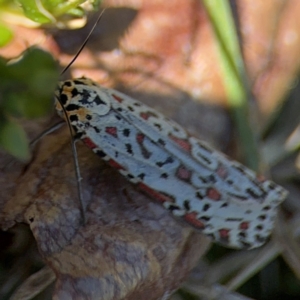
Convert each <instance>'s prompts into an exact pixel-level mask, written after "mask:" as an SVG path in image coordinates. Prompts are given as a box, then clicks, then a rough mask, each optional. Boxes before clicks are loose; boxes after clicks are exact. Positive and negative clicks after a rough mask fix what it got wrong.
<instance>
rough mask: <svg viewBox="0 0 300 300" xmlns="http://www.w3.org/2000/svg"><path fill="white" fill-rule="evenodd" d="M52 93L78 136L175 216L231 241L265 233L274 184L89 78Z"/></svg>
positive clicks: (255, 240) (255, 241)
mask: <svg viewBox="0 0 300 300" xmlns="http://www.w3.org/2000/svg"><path fill="white" fill-rule="evenodd" d="M56 97H57V99H56V109H57V111H58V113H59V114H60V115H61V116H62V117H64V118H66V117H67V118H68V119H69V122H70V124H71V125H72V127H73V129H74V131H75V132H76V134H77V135H78V136H79V137H80V138H81V139H82V140H83V142H84V143H85V144H86V145H87V146H88V147H90V148H91V149H92V150H93V151H94V152H95V153H96V154H98V155H99V156H100V157H101V158H102V159H103V160H105V161H107V162H108V163H109V164H110V165H111V166H112V167H114V168H116V169H118V170H119V172H120V173H121V174H122V175H124V176H125V177H126V178H127V179H128V180H130V181H131V182H133V183H135V184H136V185H138V187H139V188H141V189H142V190H143V191H145V192H146V193H148V194H149V195H151V196H152V197H153V198H155V199H157V200H158V201H160V202H162V204H163V205H164V207H165V208H166V209H168V210H170V211H171V212H172V214H173V215H174V216H178V217H181V218H182V219H184V220H185V221H186V222H188V223H189V224H190V225H191V226H193V227H195V228H196V229H199V230H201V231H202V232H203V233H204V234H206V235H207V236H209V237H212V238H213V240H214V241H216V242H218V243H221V244H223V245H225V246H227V247H232V248H246V249H251V248H255V247H259V246H261V245H262V244H263V243H264V242H265V241H266V239H267V238H268V236H269V235H270V233H271V231H272V229H273V225H274V219H275V217H276V212H277V206H278V205H279V204H280V203H281V202H282V201H283V200H284V199H285V198H286V196H287V192H286V191H285V190H284V189H283V188H282V187H280V186H279V185H277V184H275V183H274V182H272V181H270V180H262V179H259V177H257V176H256V174H255V173H254V172H253V171H251V170H249V169H248V168H246V167H245V166H243V165H241V164H240V163H238V162H236V161H232V160H230V159H229V158H227V157H226V156H225V155H223V154H222V153H220V152H218V151H216V150H214V149H212V148H211V147H210V146H208V145H207V144H206V143H205V142H203V141H200V140H199V139H197V138H195V137H193V136H190V135H189V134H188V133H187V132H186V131H185V130H184V129H183V128H182V127H181V126H179V125H178V124H176V123H174V122H173V121H171V120H169V119H167V118H166V117H165V116H164V115H162V114H161V113H159V112H157V111H156V110H154V109H152V108H150V107H148V106H146V105H144V104H142V103H141V102H139V101H137V100H134V99H132V98H130V97H128V96H126V95H124V94H122V93H120V92H118V91H115V90H112V89H108V88H104V87H102V86H100V85H98V84H97V83H95V82H93V81H92V80H90V79H85V78H80V79H75V80H67V81H64V82H61V83H60V84H59V88H58V90H57V91H56ZM58 99H59V101H58ZM60 103H61V104H60ZM61 105H63V106H64V109H65V112H66V114H67V116H65V113H64V111H63V109H62V106H61Z"/></svg>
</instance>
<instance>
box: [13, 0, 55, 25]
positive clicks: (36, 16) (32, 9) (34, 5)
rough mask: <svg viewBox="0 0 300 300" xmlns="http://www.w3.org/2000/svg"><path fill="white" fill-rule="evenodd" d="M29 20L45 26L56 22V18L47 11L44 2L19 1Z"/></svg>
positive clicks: (32, 0)
mask: <svg viewBox="0 0 300 300" xmlns="http://www.w3.org/2000/svg"><path fill="white" fill-rule="evenodd" d="M18 2H19V3H20V4H21V7H22V9H23V11H24V14H25V16H26V17H27V18H29V19H31V20H32V21H34V22H37V23H40V24H45V23H51V22H53V21H54V22H55V18H54V17H53V16H52V15H51V14H50V12H49V11H47V10H46V9H45V8H44V7H43V5H42V1H35V0H18Z"/></svg>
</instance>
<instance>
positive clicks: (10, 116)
mask: <svg viewBox="0 0 300 300" xmlns="http://www.w3.org/2000/svg"><path fill="white" fill-rule="evenodd" d="M100 2H101V0H92V1H85V0H80V1H63V0H40V1H35V0H16V1H12V0H0V47H3V46H5V45H7V44H8V43H9V42H10V41H11V39H12V38H13V31H12V30H11V29H10V25H9V23H8V22H7V21H8V20H9V22H18V23H20V22H21V23H22V21H20V20H24V23H22V24H23V25H26V24H27V23H26V20H27V19H30V20H31V21H33V22H35V23H36V24H35V23H33V22H32V24H35V26H39V25H43V26H48V27H49V26H56V27H59V28H64V27H72V26H69V24H70V23H69V22H70V21H72V20H74V19H82V20H83V22H81V23H80V24H81V26H83V25H84V24H85V20H84V17H85V16H86V14H87V12H88V11H90V10H95V9H97V8H98V7H99V4H100ZM15 17H17V18H15ZM32 24H30V25H31V26H32ZM76 26H78V25H76ZM0 78H1V81H0V146H1V147H2V148H3V149H5V150H6V151H7V152H8V153H10V154H12V155H14V156H15V157H17V158H19V159H21V160H27V159H29V157H30V152H29V146H28V145H29V143H28V140H27V137H26V134H25V131H24V129H23V128H22V126H20V124H19V122H18V120H22V119H31V118H37V117H42V116H44V115H46V114H47V113H48V112H49V111H50V109H51V107H52V105H53V93H54V90H55V86H56V84H57V81H58V78H59V73H58V66H57V63H56V62H55V61H54V59H53V57H52V56H51V55H50V54H49V53H47V52H45V51H43V50H40V49H38V48H29V49H27V50H26V51H25V52H24V53H23V54H22V55H21V56H20V58H18V59H15V60H11V61H7V60H6V59H5V58H2V57H0Z"/></svg>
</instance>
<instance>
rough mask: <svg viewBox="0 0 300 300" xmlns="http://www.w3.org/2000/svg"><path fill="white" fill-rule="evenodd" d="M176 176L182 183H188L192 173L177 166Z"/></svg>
mask: <svg viewBox="0 0 300 300" xmlns="http://www.w3.org/2000/svg"><path fill="white" fill-rule="evenodd" d="M176 176H177V177H178V178H179V179H181V180H184V181H189V180H190V178H191V176H192V172H191V171H190V170H188V169H186V167H185V166H182V165H181V166H179V167H178V169H177V171H176Z"/></svg>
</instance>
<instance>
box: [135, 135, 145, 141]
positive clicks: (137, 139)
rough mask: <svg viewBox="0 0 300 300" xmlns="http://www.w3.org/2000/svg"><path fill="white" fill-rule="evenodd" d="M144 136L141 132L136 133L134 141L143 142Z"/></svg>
mask: <svg viewBox="0 0 300 300" xmlns="http://www.w3.org/2000/svg"><path fill="white" fill-rule="evenodd" d="M144 138H145V135H144V134H142V133H138V134H137V135H136V141H137V142H138V143H139V144H142V143H143V142H144Z"/></svg>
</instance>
